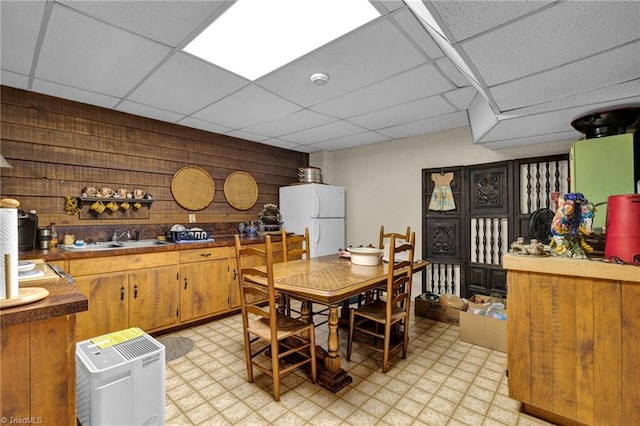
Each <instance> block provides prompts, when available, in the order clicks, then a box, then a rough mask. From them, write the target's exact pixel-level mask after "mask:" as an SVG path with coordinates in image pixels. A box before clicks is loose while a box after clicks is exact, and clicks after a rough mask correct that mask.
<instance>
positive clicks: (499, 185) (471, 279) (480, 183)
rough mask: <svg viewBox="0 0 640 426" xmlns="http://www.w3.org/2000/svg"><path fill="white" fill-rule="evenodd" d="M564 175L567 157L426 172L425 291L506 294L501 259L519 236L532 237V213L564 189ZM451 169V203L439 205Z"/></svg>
mask: <svg viewBox="0 0 640 426" xmlns="http://www.w3.org/2000/svg"><path fill="white" fill-rule="evenodd" d="M568 172H569V170H568V155H555V156H547V157H536V158H528V159H520V160H510V161H503V162H497V163H488V164H478V165H473V166H459V167H445V168H433V169H423V170H422V189H423V200H422V206H423V229H422V233H423V238H422V241H423V249H422V253H423V255H424V257H425V258H426V259H427V260H428V261H429V266H428V268H427V271H426V273H425V274H423V281H422V289H423V291H430V292H434V293H439V294H442V293H454V294H457V293H459V294H460V295H461V296H463V297H469V296H471V295H473V294H474V293H481V294H500V295H503V296H504V295H506V293H507V284H506V272H505V270H504V269H503V268H502V256H503V255H504V254H505V253H507V252H508V251H509V246H510V243H511V242H512V241H514V240H515V239H516V238H517V237H519V236H522V237H524V238H525V239H527V240H528V239H530V238H531V237H530V235H529V226H528V224H529V220H530V216H531V214H532V213H533V212H535V211H536V210H538V209H549V208H553V206H552V201H551V198H552V197H551V196H552V194H553V193H554V192H567V191H568ZM448 173H451V174H452V179H451V181H450V193H451V194H452V195H453V201H454V204H455V208H452V209H451V210H442V209H439V207H441V205H440V204H438V203H435V204H434V203H432V202H431V200H432V197H434V196H436V195H438V191H441V190H442V188H438V182H440V183H442V177H443V175H446V174H448ZM446 180H447V181H448V179H446ZM434 191H435V195H434ZM447 191H449V189H447ZM433 207H436V208H433ZM445 207H446V208H450V207H451V206H445Z"/></svg>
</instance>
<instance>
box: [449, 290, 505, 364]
mask: <svg viewBox="0 0 640 426" xmlns="http://www.w3.org/2000/svg"><path fill="white" fill-rule="evenodd" d="M483 308H484V309H486V306H483V305H481V304H477V303H473V302H469V303H468V304H467V310H466V311H464V312H460V340H462V341H463V342H468V343H473V344H474V345H480V346H484V347H485V348H489V349H494V350H496V351H500V352H507V321H505V320H501V319H496V318H491V317H486V316H483V315H477V314H474V313H472V312H473V310H474V309H483ZM499 312H501V313H504V314H505V315H506V313H507V311H506V309H500V310H499Z"/></svg>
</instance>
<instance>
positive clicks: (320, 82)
mask: <svg viewBox="0 0 640 426" xmlns="http://www.w3.org/2000/svg"><path fill="white" fill-rule="evenodd" d="M309 80H311V82H312V83H313V84H315V85H316V86H324V85H325V84H326V83H327V81H329V76H328V75H327V74H325V73H323V72H314V73H313V74H311V77H309Z"/></svg>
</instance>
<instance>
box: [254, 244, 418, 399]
mask: <svg viewBox="0 0 640 426" xmlns="http://www.w3.org/2000/svg"><path fill="white" fill-rule="evenodd" d="M427 264H428V262H427V261H425V260H418V261H415V262H414V264H413V269H414V272H420V271H422V270H424V269H425V268H426V266H427ZM263 268H264V267H263ZM405 272H406V271H405ZM388 273H389V265H388V263H387V262H382V261H381V262H380V263H379V264H378V265H371V266H369V265H367V266H364V265H354V264H352V263H351V261H350V260H349V259H348V258H344V257H341V256H339V255H338V254H332V255H326V256H319V257H312V258H310V259H301V260H294V261H288V262H281V263H274V264H273V275H274V287H275V290H276V291H277V292H279V293H285V294H287V295H288V296H290V297H292V298H295V299H297V300H300V301H301V308H300V312H301V315H302V319H303V320H305V321H311V320H312V319H311V303H319V304H322V305H326V306H328V307H329V318H328V322H327V324H328V328H329V330H328V336H327V349H326V350H325V349H323V348H322V347H320V346H319V345H318V347H317V348H316V356H317V358H318V379H317V380H318V383H319V384H320V385H321V386H323V387H325V388H326V389H329V390H330V391H332V392H334V393H335V392H338V391H339V390H340V389H342V388H344V387H345V386H347V385H348V384H349V383H351V382H352V381H353V379H352V377H351V376H349V374H348V373H347V372H346V371H345V370H344V369H343V368H341V366H340V354H339V339H338V323H339V309H340V304H341V302H343V301H348V300H349V299H350V298H351V297H353V296H357V295H359V294H362V293H365V292H367V291H368V290H372V289H374V288H376V287H379V286H380V285H381V284H382V283H384V282H385V281H386V279H387V276H388ZM402 273H403V271H402V270H399V271H398V272H397V274H402ZM255 284H261V285H264V284H265V283H264V282H262V283H261V282H257V281H256V282H255ZM344 307H345V309H348V302H347V303H345V304H344Z"/></svg>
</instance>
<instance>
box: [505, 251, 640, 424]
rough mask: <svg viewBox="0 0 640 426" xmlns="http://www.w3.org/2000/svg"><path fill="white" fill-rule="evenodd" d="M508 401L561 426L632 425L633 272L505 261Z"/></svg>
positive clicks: (637, 395) (639, 339)
mask: <svg viewBox="0 0 640 426" xmlns="http://www.w3.org/2000/svg"><path fill="white" fill-rule="evenodd" d="M503 266H504V268H505V269H506V270H507V285H508V288H509V293H508V303H509V305H508V306H509V315H508V318H507V369H508V377H509V396H510V397H511V398H513V399H516V400H518V401H521V402H522V403H523V411H524V412H526V413H528V414H532V415H535V416H537V417H541V418H544V419H546V420H548V421H551V422H553V423H555V424H561V425H576V424H584V425H597V424H611V425H632V424H634V425H635V424H640V405H639V404H638V401H639V400H640V379H639V378H638V377H639V376H638V372H637V366H638V359H640V333H639V332H638V330H640V315H638V306H639V305H640V267H639V266H633V265H618V264H612V263H608V262H603V261H600V260H588V259H584V260H582V259H568V258H560V257H529V256H516V255H511V254H508V255H505V256H504V258H503Z"/></svg>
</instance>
